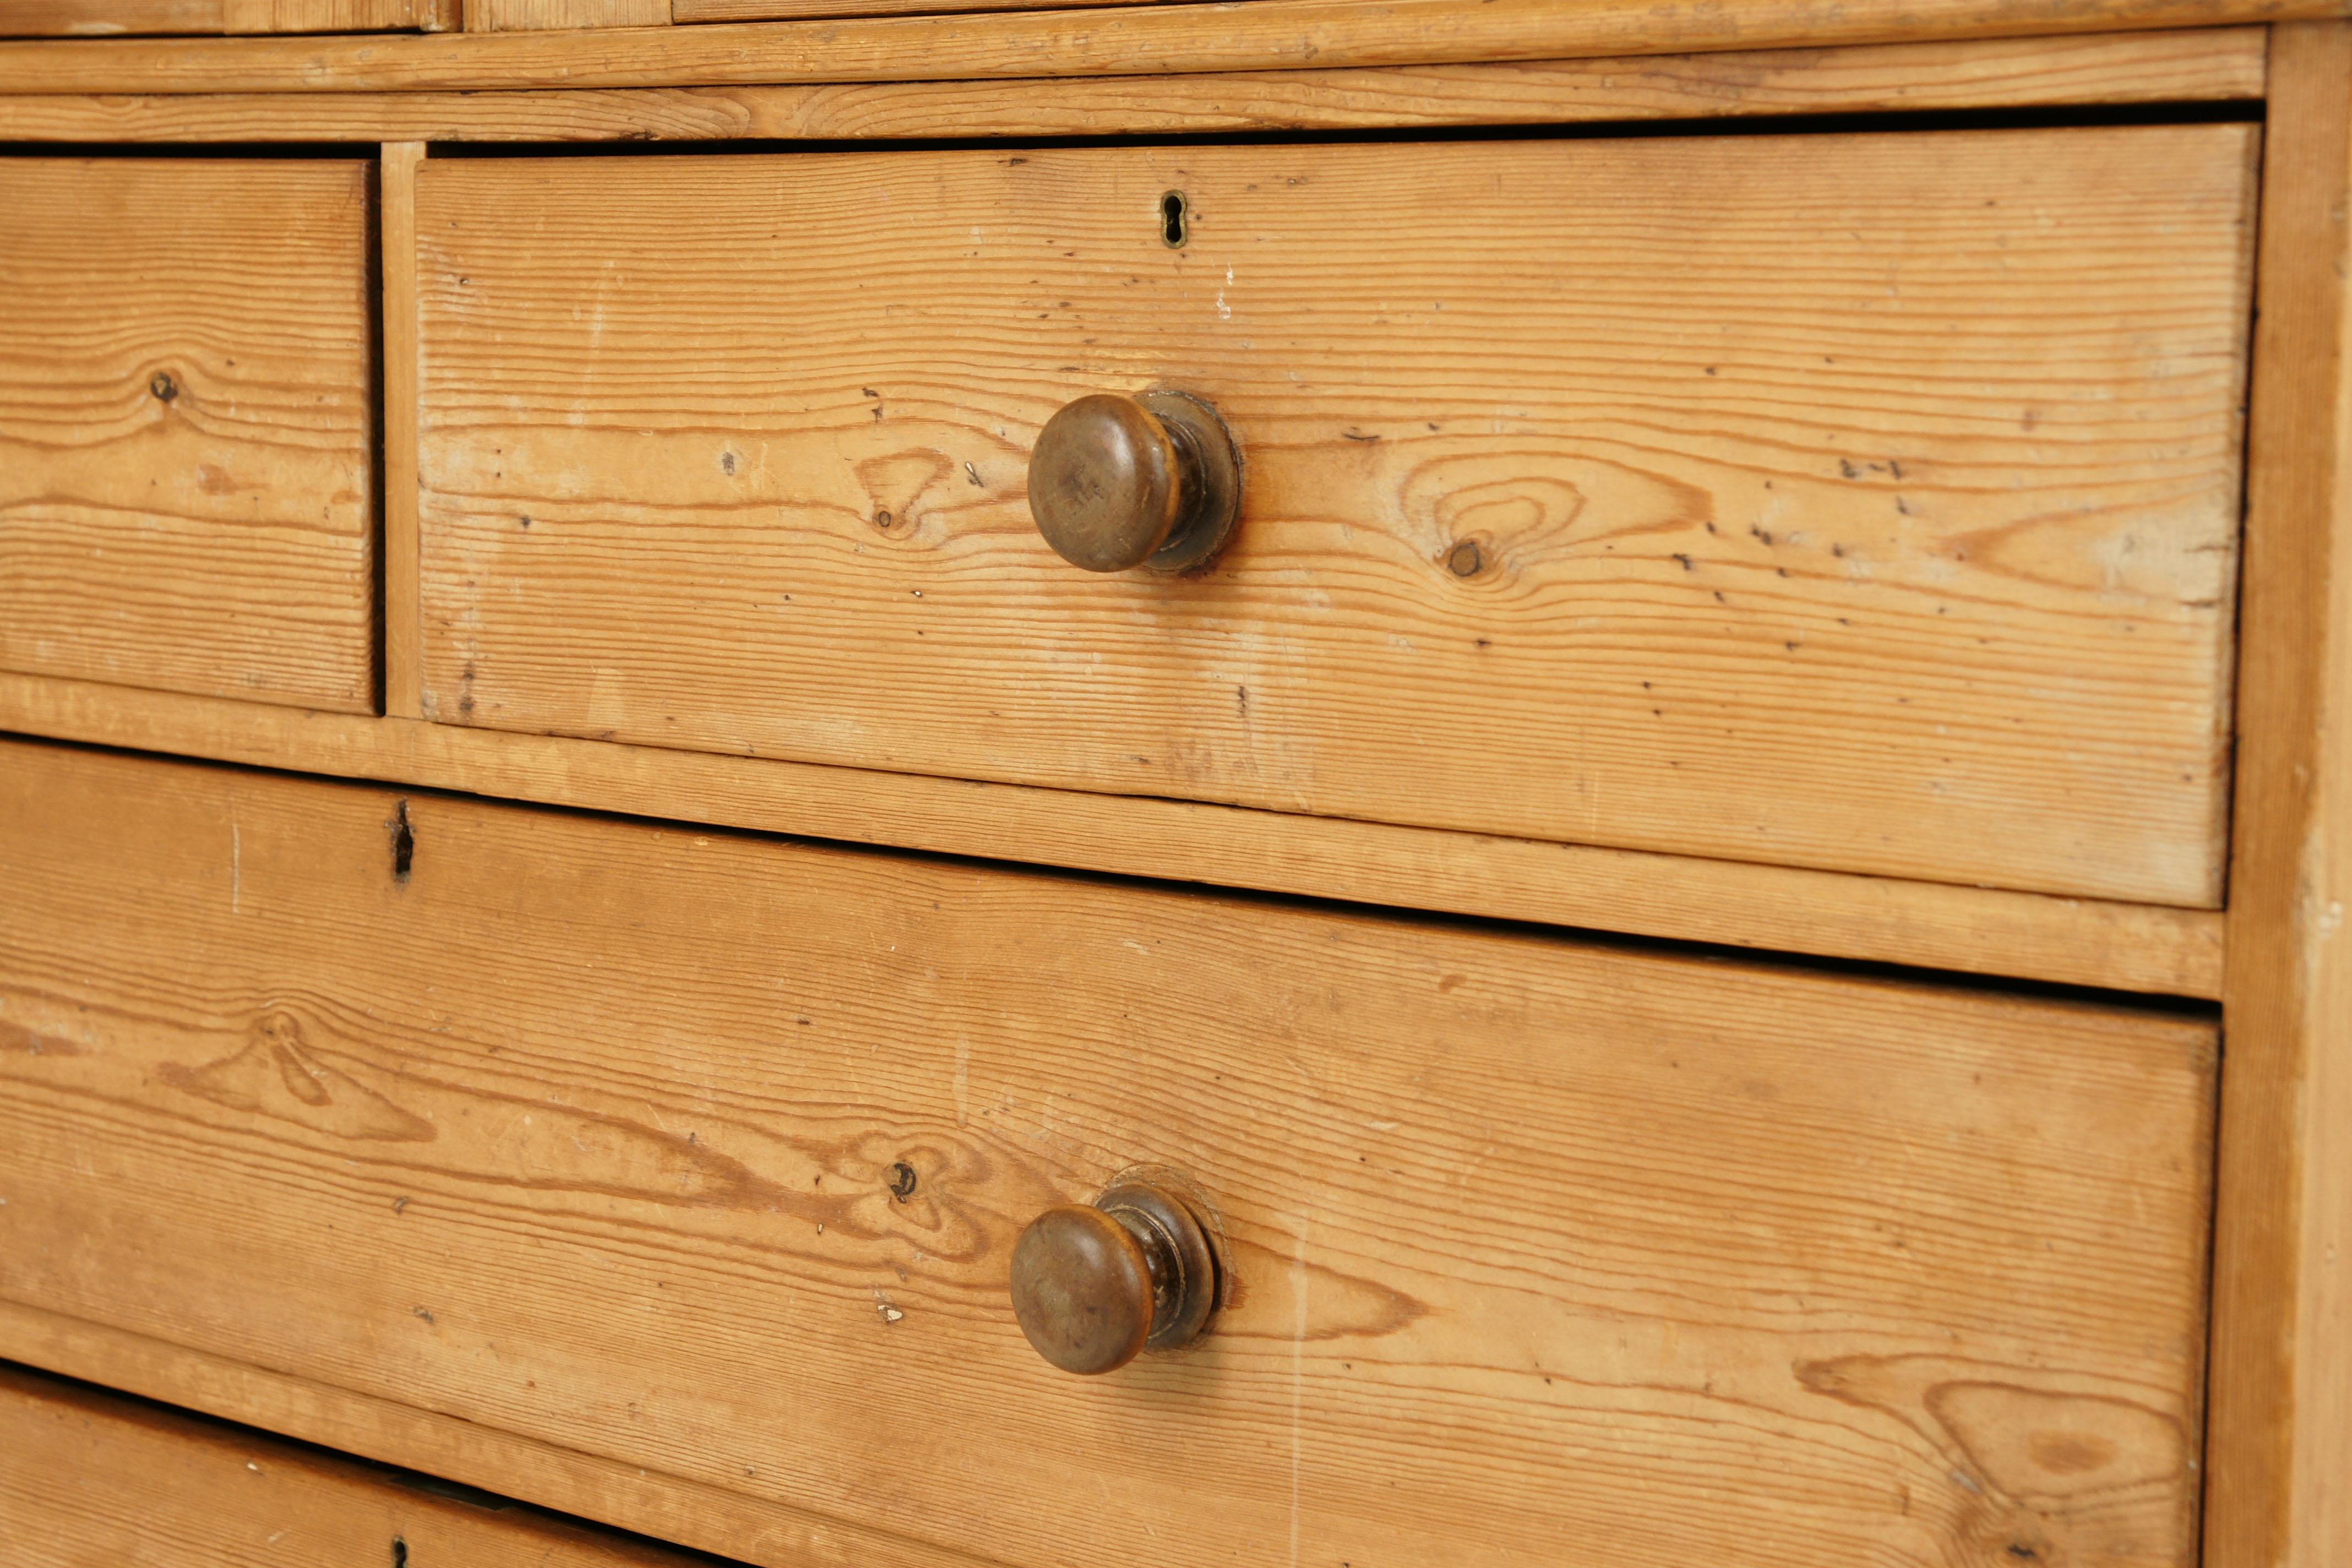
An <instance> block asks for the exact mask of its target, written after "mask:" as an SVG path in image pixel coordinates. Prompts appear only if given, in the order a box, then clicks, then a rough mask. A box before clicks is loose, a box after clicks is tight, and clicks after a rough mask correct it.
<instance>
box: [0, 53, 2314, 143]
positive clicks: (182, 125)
mask: <svg viewBox="0 0 2352 1568" xmlns="http://www.w3.org/2000/svg"><path fill="white" fill-rule="evenodd" d="M2268 44H2269V38H2268V35H2267V34H2266V33H2265V32H2264V31H2263V29H2262V28H2260V27H2231V28H2217V29H2210V30H2204V31H2196V32H2180V33H2116V34H2086V35H2083V36H2080V37H2056V38H2024V39H2019V38H1993V39H1983V40H1975V41H1966V42H1958V43H1948V44H1897V45H1888V46H1885V47H1858V48H1851V49H1787V50H1764V51H1758V52H1753V53H1739V54H1722V55H1658V56H1647V57H1634V58H1617V59H1602V60H1548V61H1535V62H1529V63H1510V62H1506V63H1500V64H1494V65H1473V66H1400V67H1391V68H1373V69H1361V70H1328V71H1318V70H1300V71H1252V72H1244V73H1237V74H1230V75H1223V76H1189V77H1188V76H1175V77H1118V78H1110V79H1092V80H1090V79H1063V80H1052V81H995V82H988V81H978V82H852V83H835V84H827V85H822V86H813V87H765V88H668V89H665V88H643V89H625V90H615V91H598V90H594V89H587V90H581V91H571V92H484V93H429V92H394V93H333V94H321V93H278V94H264V93H226V94H203V93H197V94H186V95H173V96H163V97H157V96H143V97H127V98H126V97H121V96H112V95H109V96H98V97H89V96H84V97H71V96H60V95H57V94H44V95H42V96H39V97H32V98H0V138H5V139H7V140H11V141H82V142H145V141H202V140H206V139H213V140H219V139H223V138H226V137H235V138H236V139H237V140H239V141H291V142H331V141H341V140H346V139H352V140H359V141H367V142H399V141H419V142H423V141H435V142H499V141H584V142H599V141H612V140H644V141H669V140H688V141H692V140H709V139H724V138H731V137H774V138H782V139H792V140H852V139H861V138H879V137H921V136H941V135H953V136H979V135H989V136H1076V135H1108V134H1116V133H1137V132H1168V131H1183V132H1225V131H1277V130H1348V129H1360V128H1366V127H1374V126H1385V125H1393V126H1400V127H1434V126H1446V125H1497V124H1555V123H1565V122H1573V121H1612V120H1649V119H1658V120H1675V119H1687V118H1693V117H1713V116H1752V115H1774V114H1811V113H1852V112H1868V111H1872V110H1948V109H1975V108H1985V107H1990V106H1995V105H2008V106H2054V105H2069V104H2101V103H2166V102H2172V103H2181V102H2192V101H2216V100H2234V99H2245V100H2252V99H2257V98H2260V97H2261V96H2262V94H2263V59H2264V56H2265V51H2266V49H2267V47H2268Z"/></svg>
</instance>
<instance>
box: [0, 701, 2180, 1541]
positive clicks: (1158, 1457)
mask: <svg viewBox="0 0 2352 1568" xmlns="http://www.w3.org/2000/svg"><path fill="white" fill-rule="evenodd" d="M0 882H4V883H5V887H6V888H7V889H8V895H7V898H6V899H5V900H0V1197H5V1206H0V1297H5V1299H7V1300H13V1301H16V1302H21V1303H24V1304H26V1305H28V1306H31V1307H35V1308H38V1309H41V1310H45V1311H47V1312H51V1313H62V1314H67V1315H69V1316H72V1317H77V1318H80V1319H83V1320H87V1321H95V1322H99V1323H101V1324H105V1325H109V1326H110V1327H112V1328H115V1329H119V1330H129V1331H135V1332H137V1333H140V1334H144V1335H149V1336H152V1337H154V1338H156V1339H159V1340H162V1341H165V1342H171V1343H174V1344H178V1345H182V1346H187V1347H192V1348H194V1349H196V1350H200V1351H202V1352H207V1353H208V1354H210V1355H213V1356H216V1357H226V1358H230V1359H232V1360H234V1361H236V1362H239V1363H246V1364H249V1365H253V1366H257V1367H261V1368H266V1369H271V1370H273V1371H276V1372H278V1373H289V1374H292V1375H295V1376H299V1377H301V1378H305V1379H309V1380H313V1381H316V1382H320V1383H325V1384H331V1385H334V1386H336V1387H339V1388H344V1389H350V1390H355V1391H358V1392H360V1393H362V1394H369V1395H373V1396H375V1397H378V1398H381V1399H384V1400H390V1401H397V1402H403V1403H406V1404H409V1405H420V1406H424V1407H426V1408H429V1409H431V1410H433V1411H436V1412H440V1413H444V1414H446V1415H454V1416H458V1417H462V1418H463V1419H464V1420H466V1421H467V1422H470V1423H474V1424H476V1425H478V1426H488V1427H495V1428H499V1429H503V1430H505V1431H508V1432H512V1433H517V1434H521V1435H523V1436H530V1437H532V1438H536V1439H539V1440H541V1441H543V1442H545V1443H548V1444H551V1445H553V1446H554V1447H557V1448H559V1449H561V1450H563V1451H567V1452H572V1453H584V1454H589V1455H596V1456H604V1457H605V1458H609V1459H617V1460H620V1461H623V1462H625V1463H628V1464H631V1465H635V1466H642V1467H645V1468H646V1469H648V1470H650V1471H653V1472H656V1473H657V1474H661V1475H666V1476H670V1477H676V1478H681V1479H688V1480H692V1481H696V1482H699V1483H702V1484H704V1485H706V1486H717V1487H724V1488H729V1489H737V1490H740V1491H742V1492H745V1493H749V1494H753V1495H755V1496H757V1497H759V1498H761V1499H766V1500H772V1501H781V1502H783V1503H788V1504H792V1505H795V1506H798V1507H803V1508H806V1509H809V1510H817V1511H818V1512H821V1513H824V1514H827V1515H831V1516H834V1517H836V1518H841V1519H846V1520H854V1521H859V1522H861V1523H863V1524H865V1525H867V1526H871V1527H875V1528H879V1529H882V1530H886V1531H892V1532H896V1533H898V1534H899V1535H901V1536H906V1537H913V1538H917V1539H919V1540H921V1541H924V1542H932V1543H941V1544H945V1545H949V1546H953V1547H957V1548H961V1549H963V1550H968V1551H971V1552H977V1553H979V1554H980V1555H982V1556H983V1557H987V1558H990V1559H992V1560H995V1561H999V1562H1003V1563H1019V1564H1070V1565H1077V1564H1084V1565H1086V1568H1142V1565H1145V1564H1150V1565H1153V1568H1171V1565H1172V1568H1193V1565H1206V1564H1210V1563H1234V1562H1252V1563H1256V1562H1265V1561H1268V1560H1274V1561H1291V1560H1294V1559H1295V1560H1296V1561H1297V1562H1300V1563H1342V1562H1344V1563H1353V1564H1356V1565H1358V1568H1368V1565H1372V1564H1390V1565H1397V1564H1428V1563H1463V1564H1530V1565H1532V1564H1545V1565H1556V1564H1561V1563H1577V1564H1593V1565H1596V1568H1597V1565H1600V1564H1604V1563H1605V1564H1608V1565H1610V1568H1687V1565H1689V1564H1692V1563H1739V1564H1742V1565H1743V1568H1799V1565H1802V1568H1816V1565H1818V1564H1820V1563H1824V1562H1834V1563H1879V1564H1889V1565H1895V1564H1902V1565H1914V1564H1916V1565H1918V1568H1928V1565H1931V1564H1932V1565H1935V1568H1948V1565H1950V1564H1955V1563H1986V1564H2006V1563H2013V1562H2020V1561H2038V1562H2042V1563H2070V1564H2084V1565H2088V1564H2100V1565H2104V1568H2125V1565H2130V1568H2155V1565H2168V1568H2170V1565H2186V1564H2188V1563H2190V1562H2192V1561H2193V1552H2192V1548H2191V1531H2190V1525H2191V1521H2192V1517H2193V1512H2194V1499H2195V1495H2196V1487H2195V1477H2196V1474H2197V1468H2196V1465H2197V1457H2198V1445H2199V1439H2198V1433H2199V1430H2200V1403H2199V1392H2198V1391H2199V1387H2200V1369H2201V1364H2202V1361H2201V1343H2202V1332H2203V1330H2202V1325H2203V1305H2202V1301H2203V1284H2204V1278H2205V1268H2204V1256H2205V1236H2206V1213H2207V1204H2208V1195H2209V1190H2210V1173H2209V1126H2210V1117H2211V1110H2212V1091H2213V1083H2214V1071H2215V1032H2214V1029H2213V1027H2212V1026H2211V1024H2210V1022H2209V1021H2207V1020H2205V1019H2203V1018H2201V1017H2182V1016H2168V1015H2163V1014H2156V1013H2147V1012H2138V1011H2133V1010H2128V1009H2124V1008H2119V1007H2108V1006H2095V1005H2081V1004H2073V1003H2065V1002H2059V1001H2049V1000H2030V999H2021V998H2018V997H2013V996H2009V995H2004V994H1997V993H1993V992H1990V991H1982V990H1978V991H1961V990H1947V989H1939V988H1937V987H1933V986H1929V985H1925V984H1896V983H1892V982H1882V981H1873V980H1864V979H1858V978H1853V977H1846V976H1834V975H1821V974H1813V973H1803V972H1800V971H1793V970H1787V969H1780V968H1775V967H1770V966H1767V965H1762V964H1755V963H1729V962H1720V961H1711V960H1701V959H1692V958H1686V957H1678V956H1672V955H1667V954H1662V953H1658V952H1646V951H1639V950H1631V949H1620V948H1614V947H1611V946H1607V945H1593V944H1586V943H1579V942H1569V941H1564V940H1556V939H1551V938H1546V937H1541V936H1535V935H1529V934H1524V933H1515V932H1510V931H1494V930H1485V929H1477V928H1473V927H1468V926H1463V925H1454V924H1433V923H1424V922H1416V921H1408V920H1403V919H1393V918H1381V917H1377V916H1371V915H1365V914H1347V913H1334V912H1329V911H1326V910H1317V909H1312V908H1306V907H1299V906H1295V905H1289V904H1283V903H1274V902H1264V901H1251V900H1238V899H1230V898H1217V897H1210V896H1205V895H1201V894H1196V893H1187V892H1181V891H1174V890H1158V889H1150V888H1144V887H1138V886H1133V885H1127V884H1118V883H1110V882H1104V881H1098V880H1092V879H1083V878H1076V877H1069V876H1055V875H1045V874H1033V873H1016V872H1011V871H1006V870H1003V869H996V868H987V867H982V866H975V865H970V864H958V863H947V862H934V861H929V860H925V859H920V858H910V857H903V856H890V855H883V854H875V853H863V852H857V851H851V850H845V849H837V848H830V847H816V846H811V845H806V844H800V843H792V842H781V841H775V840H764V839H759V838H753V837H735V836H725V835H719V834H703V833H697V832H694V831H691V830H687V829H680V828H674V827H666V826H653V825H647V824H641V823H629V822H620V821H612V820H603V819H594V818H588V817H582V816H568V815H560V814H554V813H546V812H536V811H532V810H529V809H525V808H520V807H514V806H502V805H488V804H483V803H478V802H469V801H462V800H451V799H444V798H439V797H434V796H425V795H413V796H409V797H406V798H400V797H397V796H395V795H393V794H391V793H389V792H387V791H385V790H383V789H379V788H373V787H362V786H357V785H344V784H323V783H317V782H309V781H302V780H298V779H293V778H289V777H283V776H276V775H268V774H252V773H238V772H233V771H228V770H221V769H210V768H205V767H200V766H195V765H191V764H185V763H167V762H162V761H155V760H145V759H138V758H131V757H125V756H120V755H106V754H97V753H86V752H78V751H73V750H68V749H59V748H50V747H43V746H37V745H31V744H26V743H9V744H7V745H5V747H0ZM1139 1166H1150V1167H1159V1168H1161V1169H1163V1170H1170V1171H1173V1172H1175V1173H1180V1174H1181V1177H1182V1178H1183V1179H1184V1180H1185V1181H1187V1182H1189V1183H1191V1184H1192V1185H1193V1187H1194V1188H1195V1189H1196V1190H1197V1192H1198V1193H1199V1194H1201V1195H1202V1198H1203V1199H1204V1200H1205V1202H1206V1203H1207V1205H1209V1207H1210V1208H1211V1210H1212V1211H1213V1216H1214V1219H1215V1222H1216V1224H1217V1226H1219V1227H1220V1228H1221V1234H1222V1237H1223V1247H1224V1249H1225V1262H1226V1265H1227V1269H1228V1275H1229V1293H1228V1299H1227V1301H1226V1304H1225V1306H1224V1308H1223V1310H1222V1311H1221V1312H1220V1313H1219V1315H1218V1317H1217V1319H1216V1320H1215V1321H1213V1325H1212V1329H1211V1331H1210V1333H1209V1334H1208V1335H1207V1337H1206V1338H1205V1339H1204V1340H1203V1341H1202V1342H1199V1343H1197V1344H1196V1345H1194V1346H1193V1347H1192V1348H1189V1349H1187V1350H1185V1351H1182V1352H1177V1353H1173V1354H1170V1355H1165V1356H1152V1355H1147V1356H1146V1357H1144V1358H1143V1359H1142V1360H1141V1361H1139V1362H1137V1363H1134V1364H1132V1365H1130V1366H1129V1367H1128V1368H1126V1369H1125V1370H1123V1371H1121V1372H1118V1373H1113V1374H1111V1375H1109V1376H1106V1377H1102V1378H1092V1379H1087V1378H1076V1377H1072V1376H1069V1375H1067V1374H1066V1373H1059V1372H1056V1371H1054V1370H1052V1369H1051V1368H1049V1367H1048V1366H1047V1365H1046V1364H1045V1363H1044V1362H1043V1361H1041V1360H1040V1359H1039V1358H1038V1356H1037V1355H1035V1354H1034V1352H1032V1351H1031V1349H1030V1348H1029V1344H1028V1343H1027V1342H1026V1341H1025V1340H1024V1336H1023V1333H1022V1331H1021V1330H1020V1329H1019V1328H1018V1327H1017V1326H1016V1324H1015V1322H1014V1320H1013V1313H1012V1311H1011V1309H1010V1306H1009V1296H1008V1288H1007V1279H1008V1268H1009V1259H1010V1258H1011V1255H1012V1250H1013V1243H1014V1239H1015V1237H1017V1236H1018V1235H1019V1234H1020V1232H1021V1231H1022V1229H1023V1227H1024V1226H1025V1225H1027V1224H1028V1223H1029V1222H1030V1221H1031V1219H1032V1218H1033V1217H1034V1216H1035V1215H1038V1214H1039V1213H1040V1212H1041V1211H1042V1210H1044V1209H1045V1208H1047V1207H1049V1206H1051V1205H1055V1204H1057V1203H1062V1202H1076V1201H1082V1200H1085V1199H1087V1198H1088V1197H1090V1196H1091V1195H1093V1194H1095V1193H1097V1191H1098V1190H1099V1189H1100V1188H1101V1187H1102V1186H1103V1185H1104V1184H1106V1183H1107V1182H1108V1181H1109V1180H1110V1179H1111V1178H1112V1177H1113V1176H1115V1175H1117V1174H1118V1173H1121V1172H1123V1171H1127V1170H1129V1169H1130V1168H1134V1167H1139ZM4 1350H5V1346H0V1351H4ZM229 1413H230V1414H234V1412H229ZM614 1522H618V1523H623V1524H627V1523H630V1522H632V1521H630V1520H629V1519H626V1518H619V1519H615V1520H614ZM702 1544H707V1545H712V1546H716V1547H719V1549H722V1550H727V1551H730V1552H737V1553H740V1554H742V1555H747V1556H755V1557H756V1556H759V1555H760V1552H761V1551H762V1550H763V1549H762V1547H761V1543H760V1542H756V1541H751V1540H731V1539H719V1540H711V1541H706V1542H702ZM779 1561H781V1559H779ZM793 1561H795V1562H797V1561H799V1560H798V1559H793Z"/></svg>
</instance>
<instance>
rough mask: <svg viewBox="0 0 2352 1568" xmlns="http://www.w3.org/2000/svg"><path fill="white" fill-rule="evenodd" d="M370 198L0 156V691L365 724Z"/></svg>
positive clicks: (312, 176) (204, 163) (311, 173)
mask: <svg viewBox="0 0 2352 1568" xmlns="http://www.w3.org/2000/svg"><path fill="white" fill-rule="evenodd" d="M369 183H370V171H369V166H368V165H367V164H366V163H362V162H358V161H355V160H341V161H333V162H330V161H323V160H320V161H290V160H289V161H279V160H269V159H257V158H238V159H220V160H214V159H154V160H149V159H121V158H105V159H80V158H12V157H0V215H5V217H0V669H12V670H21V671H24V672H26V673H29V674H34V675H58V676H68V677H72V678H74V679H83V680H104V681H114V682H118V683H121V684H123V685H128V686H147V687H160V688H163V689H168V690H173V691H194V692H202V693H205V694H208V695H213V696H222V697H243V698H252V699H258V700H266V701H276V702H295V703H300V704H302V705H304V706H307V707H313V708H328V709H334V710H340V711H343V712H363V711H366V710H369V709H371V708H372V707H373V705H374V701H375V677H374V654H373V636H374V626H375V591H374V573H375V544H374V535H375V516H374V502H373V492H374V482H375V480H374V471H375V470H374V462H375V459H374V448H375V411H374V369H373V363H374V353H373V348H372V346H371V343H372V339H373V331H374V329H373V319H372V310H371V306H370V303H369V298H368V295H369V276H370V271H371V263H370V259H369V240H370V231H371V228H372V223H371V220H370V216H369V205H370V197H369Z"/></svg>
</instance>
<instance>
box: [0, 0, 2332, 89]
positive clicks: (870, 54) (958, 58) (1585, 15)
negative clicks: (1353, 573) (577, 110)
mask: <svg viewBox="0 0 2352 1568" xmlns="http://www.w3.org/2000/svg"><path fill="white" fill-rule="evenodd" d="M2346 16H2352V0H2048V3H2045V4H2039V5H2024V4H2021V3H2020V0H1851V3H1849V4H1845V5H1822V4H1821V3H1819V0H1752V3H1750V4H1748V5H1741V6H1738V7H1736V8H1735V7H1728V6H1721V5H1708V4H1705V3H1702V0H1669V3H1666V4H1662V5H1661V4H1650V3H1647V0H1576V3H1573V4H1559V3H1558V0H1483V3H1470V0H1228V3H1225V4H1218V5H1134V6H1128V5H1111V6H1103V7H1097V8H1092V9H1083V10H1070V11H1031V12H1011V13H997V14H992V15H978V16H975V15H968V14H967V15H938V16H881V17H869V18H856V19H849V20H833V19H816V20H803V21H784V22H754V23H727V24H709V25H701V26H677V27H661V28H622V29H607V30H595V31H575V32H518V33H436V34H416V35H401V36H356V37H355V36H343V37H221V38H140V39H70V40H27V41H16V42H0V94H41V95H59V94H88V93H108V94H122V93H172V94H182V93H338V92H432V91H449V90H457V91H481V90H495V89H576V88H607V89H612V88H663V87H671V88H675V87H729V86H774V85H784V84H792V83H822V82H888V81H976V80H1003V79H1020V78H1048V77H1131V76H1168V75H1193V74H1200V73H1214V72H1258V71H1282V70H1298V69H1303V68H1316V69H1323V70H1331V69H1339V68H1372V67H1397V66H1430V65H1460V64H1466V63H1472V62H1480V61H1523V60H1573V59H1580V58H1601V57H1627V58H1633V57H1643V56H1653V55H1666V54H1707V53H1720V52H1725V51H1738V50H1755V49H1774V48H1832V47H1848V46H1867V45H1882V44H1892V43H1904V42H1952V41H1961V40H1971V39H1985V38H2032V37H2061V36H2065V35H2074V34H2090V33H2111V32H2147V31H2157V30H2162V29H2170V28H2183V27H2188V28H2202V27H2222V26H2233V25H2248V24H2266V23H2273V22H2288V21H2303V20H2326V19H2337V18H2343V17H2346Z"/></svg>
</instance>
